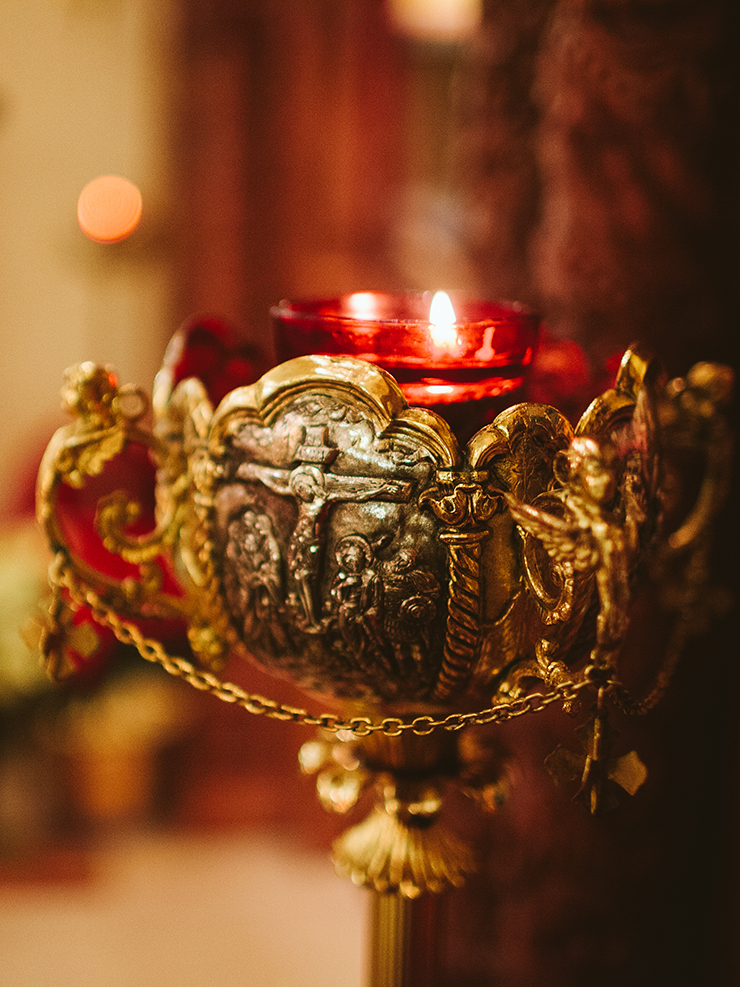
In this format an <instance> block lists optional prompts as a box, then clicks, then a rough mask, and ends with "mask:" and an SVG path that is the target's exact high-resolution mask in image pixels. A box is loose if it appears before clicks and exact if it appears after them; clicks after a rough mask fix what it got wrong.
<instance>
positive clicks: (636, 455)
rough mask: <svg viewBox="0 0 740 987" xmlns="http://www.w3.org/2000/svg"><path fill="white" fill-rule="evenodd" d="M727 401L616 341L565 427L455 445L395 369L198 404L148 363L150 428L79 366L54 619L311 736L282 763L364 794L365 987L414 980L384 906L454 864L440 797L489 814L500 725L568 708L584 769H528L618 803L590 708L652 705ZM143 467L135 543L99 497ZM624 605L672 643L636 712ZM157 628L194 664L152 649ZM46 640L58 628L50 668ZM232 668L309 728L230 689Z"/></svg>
mask: <svg viewBox="0 0 740 987" xmlns="http://www.w3.org/2000/svg"><path fill="white" fill-rule="evenodd" d="M731 386H732V380H731V373H730V371H729V370H728V369H727V368H725V367H721V366H717V365H713V364H703V365H699V366H698V367H695V368H694V369H693V370H692V371H691V372H690V373H689V375H688V376H687V377H686V379H685V380H678V381H666V380H665V378H664V376H663V374H662V372H661V370H660V367H659V366H658V364H657V363H656V361H655V360H653V359H652V358H650V357H649V356H648V355H647V354H645V353H644V352H643V351H642V350H641V348H640V347H633V348H632V349H630V350H629V351H627V353H626V354H625V356H624V358H623V360H622V363H621V367H620V369H619V372H618V374H617V379H616V382H615V386H614V388H613V389H611V390H609V391H607V392H606V393H604V394H603V395H602V396H601V397H599V398H597V399H596V400H595V401H594V402H593V403H592V404H591V406H590V407H589V408H588V409H587V411H586V412H585V413H584V415H583V416H582V417H581V419H580V421H579V422H578V424H577V425H576V426H575V428H574V427H573V426H572V425H571V424H570V422H569V421H568V420H567V419H566V418H565V416H564V415H563V414H561V413H560V412H559V411H558V410H557V409H555V408H553V407H551V406H548V405H545V404H531V403H520V404H516V405H514V406H512V407H509V408H507V409H506V410H504V411H503V412H501V413H500V414H499V415H498V416H497V417H496V418H495V419H494V420H493V421H492V422H491V423H489V424H487V425H485V426H484V427H483V428H481V429H480V430H479V431H478V432H477V433H476V434H475V435H474V436H473V437H472V438H471V439H470V441H469V442H468V443H467V445H466V446H465V447H464V448H461V446H460V444H459V442H458V440H457V438H456V437H455V434H454V433H453V431H452V429H451V427H450V426H449V425H448V424H447V422H446V421H445V420H444V419H443V418H441V417H440V416H439V415H437V414H435V413H434V412H433V411H431V410H429V409H427V408H420V407H409V406H408V404H407V402H406V399H405V397H404V394H403V392H402V390H401V388H400V387H399V385H398V384H397V383H396V381H395V380H394V378H393V377H391V376H390V374H389V373H387V372H386V371H384V370H383V369H382V368H380V367H378V366H375V365H373V364H371V363H367V362H365V361H362V360H357V359H353V358H349V357H344V356H321V355H309V356H300V357H297V358H294V359H291V360H289V361H287V362H285V363H283V364H280V365H279V366H277V367H275V368H273V369H271V370H269V371H268V372H267V373H266V374H264V375H263V376H262V377H260V379H259V380H257V381H256V382H255V383H252V384H249V385H246V386H237V387H235V388H234V389H232V390H231V391H229V392H228V393H227V394H226V395H225V396H224V397H223V398H222V399H221V400H220V402H219V403H218V405H217V406H216V407H214V405H213V404H212V403H211V400H210V399H209V394H208V391H207V390H206V387H205V386H204V384H203V383H202V382H201V381H200V380H198V379H197V378H196V377H187V378H185V379H180V380H178V379H177V377H176V375H174V374H173V373H172V366H171V363H170V364H169V365H166V366H165V368H164V370H163V372H162V373H161V374H160V375H159V376H158V379H157V382H156V386H155V390H154V397H153V408H154V426H153V429H152V430H151V431H148V430H146V429H144V428H143V426H142V425H141V420H142V415H143V412H144V410H145V407H146V405H145V401H144V398H143V396H142V394H141V392H140V391H138V390H136V389H131V388H125V387H119V386H118V384H117V383H116V381H115V377H114V376H113V374H112V373H111V372H110V371H109V370H107V369H105V370H104V369H102V368H98V367H94V366H92V365H90V364H84V365H82V366H81V367H78V368H73V370H72V371H70V372H69V373H68V377H67V382H66V384H65V401H66V405H67V407H68V409H69V410H70V411H71V412H72V413H73V415H74V416H75V417H74V421H73V422H72V424H71V425H69V426H67V427H66V428H65V429H62V430H61V431H60V432H58V433H57V435H56V436H55V437H54V439H53V440H52V442H51V444H50V446H49V450H48V451H47V455H46V457H45V459H44V462H43V465H42V468H41V473H40V477H39V487H38V513H39V519H40V521H41V523H42V524H43V525H44V528H45V530H46V533H47V536H48V539H49V543H50V545H51V549H52V551H53V553H54V563H53V565H52V569H51V572H52V583H53V586H54V588H55V593H56V602H55V606H54V608H53V610H52V618H53V619H55V620H57V621H59V620H60V607H61V606H62V605H65V606H66V605H69V606H71V607H72V608H84V609H86V610H87V611H89V612H90V613H91V614H92V616H93V618H94V619H95V620H96V621H97V622H98V623H100V624H101V625H102V626H103V627H105V628H108V629H109V630H111V631H112V632H113V633H114V634H115V635H116V637H118V639H119V640H121V641H124V642H125V643H129V644H133V645H134V646H135V647H136V648H137V649H138V650H139V652H140V653H141V654H142V656H143V657H144V658H146V659H147V660H150V661H155V662H157V663H159V664H161V665H162V666H163V667H164V668H165V669H166V670H167V671H168V672H170V673H171V674H173V675H175V676H178V677H180V678H183V679H185V680H186V681H188V682H190V683H191V684H192V685H194V686H195V687H197V688H199V689H202V690H204V691H209V692H211V693H213V694H214V695H216V696H217V697H219V698H221V699H223V700H225V701H227V702H232V703H236V704H238V705H240V706H241V707H243V708H244V709H246V710H247V711H248V712H251V713H254V714H257V715H264V716H268V717H271V718H276V719H281V720H290V721H293V722H298V723H302V724H304V725H308V726H312V727H315V728H319V729H320V738H319V740H309V741H308V743H307V744H306V745H305V746H304V749H303V752H302V765H303V767H304V770H307V771H310V772H313V773H316V774H317V778H318V791H319V795H320V798H321V800H322V803H323V804H324V805H326V806H327V807H328V808H332V809H334V810H336V811H340V812H347V811H349V810H350V809H351V808H352V807H353V806H354V805H355V804H356V803H357V801H358V800H360V799H361V797H362V795H363V793H364V792H366V791H367V790H369V789H375V790H376V792H377V796H378V798H377V803H376V805H375V807H374V808H373V809H372V810H371V812H370V815H369V816H368V817H367V819H366V820H365V821H364V822H362V823H360V824H359V825H358V826H355V827H354V828H352V829H350V830H349V831H348V832H347V833H345V834H344V836H343V837H341V838H340V840H339V841H338V843H337V845H336V847H335V855H336V860H337V865H338V867H339V869H340V870H341V871H342V872H344V873H346V874H348V875H349V876H350V877H351V878H352V880H353V881H355V882H356V883H358V884H364V885H367V886H368V887H371V888H373V889H374V890H375V891H376V892H377V907H376V915H375V949H376V958H375V960H374V964H375V968H376V973H375V974H374V975H373V976H374V980H373V984H374V987H381V985H382V987H388V985H391V984H395V985H400V984H404V985H411V984H415V983H417V982H419V983H421V982H422V981H421V980H415V979H414V977H413V976H412V975H408V976H407V975H406V974H404V973H403V968H404V964H407V961H408V952H409V949H411V948H412V947H409V946H408V943H407V944H406V945H405V946H404V945H403V944H402V943H401V942H400V939H399V936H401V933H400V932H398V931H397V932H396V933H394V934H393V935H390V933H388V928H390V927H391V926H392V927H393V928H396V929H398V928H400V926H398V922H401V925H403V921H406V920H407V919H408V920H409V921H410V919H409V917H408V915H406V918H403V914H405V913H403V908H405V907H406V906H405V905H403V904H402V902H403V901H406V902H407V903H412V902H416V901H417V899H423V898H426V897H428V896H429V895H434V894H435V893H437V892H440V891H442V890H444V889H445V888H447V887H455V886H457V885H459V884H460V883H461V882H462V881H463V880H464V877H465V874H467V873H469V871H470V870H471V869H472V868H473V867H474V855H473V854H472V852H471V850H470V848H469V847H467V845H466V844H465V843H464V842H463V841H462V840H461V839H460V838H459V837H457V836H456V835H455V834H454V833H452V832H449V831H448V830H447V828H446V826H445V824H444V822H443V821H440V817H441V815H442V808H443V803H444V791H445V788H446V786H447V785H448V784H456V785H458V787H460V788H461V789H462V790H463V791H465V793H466V794H468V795H470V796H472V797H473V798H474V799H475V801H476V802H477V804H479V805H480V806H482V807H483V808H487V809H489V810H492V811H493V810H496V809H497V808H498V807H499V806H500V804H501V802H502V801H503V800H504V798H505V796H506V793H507V791H508V787H509V779H508V774H507V766H506V764H505V760H503V759H502V758H501V756H500V755H498V754H497V753H496V751H495V748H496V745H495V743H493V744H489V746H488V748H486V743H487V741H486V737H488V736H489V734H490V731H491V730H492V729H495V726H494V725H496V724H500V723H502V722H504V721H506V720H509V719H511V718H513V717H518V716H522V715H526V714H529V713H533V712H536V711H539V710H542V709H544V708H546V707H549V706H551V705H553V704H562V705H563V706H564V708H565V709H566V711H567V712H568V713H570V714H571V715H574V716H578V717H579V718H580V721H581V726H580V728H579V732H580V735H581V737H582V738H583V742H584V745H585V755H584V756H581V757H580V758H579V756H578V755H576V754H574V753H572V752H567V751H564V750H560V752H559V753H557V752H556V754H555V755H553V756H552V757H551V758H550V760H549V762H548V766H549V768H550V770H551V771H552V773H553V774H554V775H556V776H557V777H558V778H559V779H560V780H564V781H567V779H568V778H571V779H572V782H573V783H575V787H576V788H577V797H579V798H582V799H583V800H584V801H585V803H586V804H587V805H588V807H589V808H590V809H591V811H593V812H597V811H599V810H601V809H603V808H605V807H607V806H608V804H609V803H610V801H611V790H610V788H609V785H610V784H611V783H612V782H614V781H616V782H617V784H618V785H620V786H621V787H622V788H623V789H624V790H625V791H629V792H631V793H634V792H635V791H636V790H637V788H638V787H639V785H640V783H641V782H642V780H644V777H645V768H644V766H643V765H642V762H641V761H640V759H639V756H638V754H636V753H634V752H620V751H618V750H617V749H615V745H614V743H613V741H614V731H613V729H612V727H611V724H610V719H609V717H610V710H611V709H613V708H618V709H620V710H622V711H624V712H627V713H645V712H647V711H648V710H649V709H650V708H652V707H653V706H654V705H655V703H656V702H657V701H658V700H659V699H660V697H661V696H662V694H663V692H664V691H665V689H666V687H667V684H668V681H669V679H670V676H671V673H672V671H673V668H674V667H675V664H676V661H677V659H678V656H679V654H680V652H681V648H682V646H683V643H684V640H685V638H686V636H687V635H688V634H689V633H691V632H692V631H693V630H694V629H695V628H696V627H697V626H698V616H699V614H700V613H701V611H702V607H703V604H702V601H703V599H704V594H705V592H706V586H707V579H708V568H707V553H708V546H709V543H710V537H711V529H712V522H713V520H714V517H715V516H716V513H717V511H718V510H719V508H720V506H721V503H722V500H723V498H724V495H725V493H726V490H725V477H726V474H727V469H728V462H729V455H730V441H729V432H728V428H727V425H726V423H725V420H724V417H723V408H724V407H725V405H726V404H727V402H728V400H729V396H730V391H731ZM137 449H138V455H139V459H138V460H137V459H136V458H135V457H134V451H135V450H137ZM142 450H143V454H142ZM142 455H143V459H144V460H147V459H148V457H151V459H152V460H153V463H154V466H153V467H150V468H151V469H152V470H153V471H156V476H154V473H152V474H151V477H152V479H151V484H152V486H153V491H151V493H152V495H153V509H152V524H151V527H150V529H149V530H139V529H137V528H136V525H137V523H140V520H141V518H142V517H143V513H142V510H141V508H140V505H137V502H136V497H135V496H132V495H131V493H130V492H128V493H126V494H124V493H121V492H120V490H119V489H118V487H117V486H115V484H114V485H113V486H111V484H110V483H109V484H107V485H105V484H102V483H101V480H102V479H104V478H105V477H106V475H107V473H108V472H109V471H112V472H113V473H114V474H115V483H121V481H123V483H122V485H126V486H129V484H127V483H126V480H127V479H131V480H133V479H135V477H134V476H132V475H129V474H128V473H127V471H128V470H130V471H131V473H136V471H137V469H138V467H137V463H138V462H141V461H143V460H142V458H141V457H142ZM687 459H692V461H693V462H695V463H696V464H697V466H698V468H699V469H700V470H701V475H702V479H701V481H700V483H699V485H698V494H697V493H693V494H692V491H693V490H694V489H695V485H692V484H693V479H692V482H691V483H685V484H684V483H683V480H684V477H683V476H682V473H681V469H682V463H685V462H686V461H687ZM90 483H93V484H94V485H95V492H96V497H97V500H96V507H95V511H94V512H89V514H88V516H89V518H90V521H91V524H92V527H93V528H94V531H93V536H94V538H95V539H97V542H96V543H95V544H96V545H98V546H99V547H101V550H102V552H103V553H107V555H105V558H106V559H107V558H108V556H110V560H109V563H108V564H107V567H103V568H102V569H101V568H96V567H95V565H93V564H92V562H91V558H90V552H89V550H88V549H89V544H90V542H89V541H88V542H85V541H84V540H81V539H80V538H79V537H78V535H77V532H76V529H75V525H74V524H73V523H72V522H71V521H70V517H73V516H74V514H75V510H76V502H75V501H74V499H73V498H72V499H70V497H69V494H68V491H69V490H76V491H79V490H82V489H83V488H84V487H85V486H86V485H87V484H90ZM104 486H105V487H106V489H105V490H104V489H103V487H104ZM98 493H99V494H100V496H97V494H98ZM137 519H138V521H137ZM86 546H87V547H86ZM112 560H116V562H115V565H114V564H113V561H112ZM646 586H651V587H652V586H657V588H658V592H659V593H662V595H663V604H664V606H665V609H666V611H667V612H668V613H669V614H670V615H671V616H672V624H673V631H672V632H671V636H670V637H669V640H668V641H667V643H666V650H665V654H664V655H663V656H662V658H661V659H660V660H656V659H655V658H654V657H653V656H645V661H646V662H647V663H648V664H649V665H650V671H651V674H652V676H653V686H652V687H650V688H648V689H647V690H646V691H645V692H644V693H642V694H640V695H635V694H634V693H633V692H632V691H631V690H630V689H629V688H628V686H627V679H626V678H625V677H624V676H623V674H622V668H621V655H622V650H623V644H624V641H625V638H626V636H627V635H628V634H629V631H630V627H631V620H632V612H633V608H634V605H635V601H636V600H639V598H640V595H641V594H642V593H643V592H644V590H645V587H646ZM178 628H180V630H181V631H182V630H185V631H186V632H187V639H188V642H189V647H190V649H192V657H190V656H188V657H185V656H180V657H178V656H173V655H172V654H171V653H170V651H171V649H170V648H168V647H167V646H166V645H167V644H168V643H171V642H172V641H175V640H177V639H178V638H177V629H178ZM62 637H63V635H62ZM180 637H181V638H182V634H181V635H180ZM59 640H60V634H59V633H56V634H55V631H54V628H53V627H52V628H51V629H50V631H49V632H48V634H47V642H50V643H49V652H48V657H49V661H50V664H51V665H52V666H54V665H55V663H56V664H57V665H58V664H59V660H58V656H57V657H56V658H55V652H54V647H55V646H57V645H58V642H59ZM234 654H241V655H243V656H245V657H247V658H249V659H250V660H252V661H255V662H257V663H258V664H259V665H260V666H262V667H263V668H264V669H267V670H268V671H269V672H271V673H273V674H275V675H276V676H279V677H284V678H287V679H289V680H290V681H291V682H293V683H294V684H296V685H297V686H299V687H300V688H301V689H302V690H304V691H305V692H306V694H307V695H309V696H310V697H311V700H310V703H311V706H312V707H313V708H317V707H318V708H320V709H322V710H328V711H327V712H323V711H321V712H318V713H315V712H312V711H310V710H309V709H304V708H297V707H292V706H287V705H285V704H282V703H279V702H276V701H275V700H271V699H269V698H265V697H263V696H256V695H252V694H249V693H247V692H245V691H244V690H242V689H241V688H239V687H238V686H236V685H233V684H231V683H229V682H224V681H223V680H222V679H221V678H220V677H219V672H220V670H221V669H222V667H223V665H224V663H225V661H226V660H227V658H228V657H229V656H230V655H234ZM653 662H654V664H651V663H653ZM466 728H475V729H471V730H468V729H466ZM476 737H478V738H479V739H480V742H470V741H469V740H468V738H476ZM482 752H484V753H482ZM409 907H410V904H409ZM399 909H400V911H399ZM402 913H403V914H402ZM399 916H401V917H399ZM402 919H403V921H402ZM389 923H390V925H389ZM394 923H396V924H395V925H394ZM382 929H385V932H382V931H381V930H382ZM404 935H405V934H404ZM389 936H390V938H389ZM401 938H403V937H402V936H401ZM412 938H413V936H412ZM381 939H384V940H385V945H383V944H381ZM378 951H380V952H381V953H383V955H384V956H385V959H383V960H382V962H381V960H379V959H378V955H379V954H378ZM386 954H387V955H386ZM391 954H392V956H391ZM389 957H390V958H389ZM380 967H383V968H384V969H385V971H386V972H385V973H383V974H382V975H381V974H380V973H377V970H378V969H380ZM389 970H390V971H391V972H390V973H389V972H388V971H389Z"/></svg>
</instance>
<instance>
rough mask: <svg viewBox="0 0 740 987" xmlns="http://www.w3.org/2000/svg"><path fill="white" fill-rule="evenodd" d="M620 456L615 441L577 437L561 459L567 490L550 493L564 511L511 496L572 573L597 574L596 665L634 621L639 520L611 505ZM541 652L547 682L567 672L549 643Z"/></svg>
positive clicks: (525, 523)
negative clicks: (633, 565) (632, 563)
mask: <svg viewBox="0 0 740 987" xmlns="http://www.w3.org/2000/svg"><path fill="white" fill-rule="evenodd" d="M615 461H616V452H615V450H614V447H613V446H612V445H611V444H609V443H604V444H602V445H599V444H598V443H597V442H595V441H594V440H593V439H590V438H586V437H584V436H577V437H576V438H574V439H573V441H572V442H571V444H570V447H569V448H568V450H567V451H566V452H564V453H561V455H560V460H559V462H557V463H556V476H557V477H558V478H559V479H560V480H561V482H562V483H563V486H562V489H560V490H558V491H557V492H555V493H551V494H549V495H548V498H549V502H550V503H552V502H553V500H556V501H558V502H559V503H560V504H562V512H559V513H562V516H556V515H555V514H553V513H551V512H549V511H546V510H543V509H542V508H540V507H536V506H534V505H533V504H525V503H522V502H521V501H519V500H517V499H516V498H515V497H513V496H512V495H511V494H507V495H506V500H507V502H508V504H509V510H510V511H511V514H512V517H513V518H514V520H515V521H516V522H517V524H518V525H519V526H520V528H521V529H523V530H524V532H526V533H527V534H528V535H531V536H532V537H533V538H535V539H537V540H538V541H539V542H540V543H541V544H542V546H543V547H544V548H545V550H546V552H547V554H548V555H549V556H550V558H552V559H553V561H554V562H555V564H556V566H559V567H560V568H561V570H562V574H563V575H564V576H565V577H566V578H568V577H570V578H572V577H573V575H574V574H576V573H579V574H582V575H584V576H586V575H588V574H590V573H593V574H594V577H595V581H596V588H597V592H598V597H599V613H598V617H597V620H596V639H595V643H594V647H593V650H592V651H591V656H590V660H591V663H592V664H596V665H605V664H609V662H610V659H611V658H612V657H613V656H614V655H615V654H616V652H617V651H618V650H619V647H620V645H621V644H622V641H623V639H624V635H625V632H626V630H627V624H628V620H627V604H628V600H629V558H628V552H629V548H630V547H631V544H630V543H631V542H632V541H633V538H632V537H631V529H632V527H633V525H632V524H630V523H628V524H625V525H622V524H620V523H618V521H617V519H616V518H615V517H614V515H613V514H612V513H611V512H610V511H609V510H608V505H609V504H610V503H611V501H612V500H613V498H614V494H615V491H616V475H615V469H614V463H615ZM630 520H632V519H630ZM537 657H538V661H539V663H540V666H541V671H542V672H543V674H544V676H545V679H546V681H549V682H552V681H553V680H554V679H557V678H558V672H559V671H562V672H565V666H562V663H560V662H557V663H553V662H552V660H551V656H550V654H549V653H548V649H547V648H543V649H538V655H537Z"/></svg>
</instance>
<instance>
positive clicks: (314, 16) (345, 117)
mask: <svg viewBox="0 0 740 987" xmlns="http://www.w3.org/2000/svg"><path fill="white" fill-rule="evenodd" d="M182 12H183V28H182V33H183V45H182V58H183V64H182V71H181V77H182V79H183V93H182V100H181V102H182V120H181V140H180V158H181V165H182V175H181V180H182V189H183V195H182V200H183V206H184V209H185V210H186V213H187V215H186V217H185V222H184V223H183V227H184V237H185V241H184V246H185V249H186V251H187V258H188V260H187V265H186V266H187V269H188V277H187V279H186V283H185V284H184V285H183V295H184V297H183V307H184V309H186V310H188V311H191V312H192V311H199V310H204V309H207V310H210V311H215V312H218V313H221V314H223V315H226V316H229V317H231V318H233V319H235V320H236V321H237V322H238V323H240V324H243V325H245V326H248V330H247V333H248V335H249V336H251V337H252V338H253V339H254V340H255V341H258V342H261V343H263V342H264V340H265V337H266V334H267V331H268V330H269V322H268V314H267V313H268V309H269V306H270V304H273V303H274V302H276V301H278V300H279V299H280V298H281V297H284V296H285V295H286V294H293V295H299V294H306V293H310V294H317V293H324V292H333V291H340V290H350V289H352V288H357V287H367V286H370V285H372V286H374V287H379V286H382V285H388V284H389V283H390V281H391V280H392V277H393V274H392V270H391V265H390V264H389V263H388V262H387V260H386V249H385V244H386V241H387V235H388V226H389V222H390V219H389V217H390V215H391V211H392V204H393V198H394V194H395V190H396V188H397V186H398V184H399V182H400V181H401V177H402V174H403V168H404V158H403V131H404V67H403V58H402V53H401V51H400V50H399V47H398V43H397V42H396V40H395V39H394V38H393V36H392V34H391V32H390V30H389V28H388V26H387V24H386V21H385V15H384V8H383V3H382V2H381V0H343V2H341V3H336V2H331V0H252V2H250V3H249V4H245V3H243V2H239V0H221V2H219V3H212V2H208V0H183V7H182Z"/></svg>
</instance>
